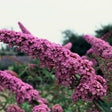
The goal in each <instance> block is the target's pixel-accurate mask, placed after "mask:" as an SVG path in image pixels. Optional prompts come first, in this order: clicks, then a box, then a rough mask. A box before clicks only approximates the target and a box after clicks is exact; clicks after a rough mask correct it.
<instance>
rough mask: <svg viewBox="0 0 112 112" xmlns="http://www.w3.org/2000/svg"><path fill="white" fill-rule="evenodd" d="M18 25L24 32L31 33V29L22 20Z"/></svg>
mask: <svg viewBox="0 0 112 112" xmlns="http://www.w3.org/2000/svg"><path fill="white" fill-rule="evenodd" d="M18 25H19V27H20V29H21V31H22V32H23V33H26V34H31V33H30V31H29V30H28V29H27V28H26V27H25V26H24V25H23V24H22V23H21V22H18Z"/></svg>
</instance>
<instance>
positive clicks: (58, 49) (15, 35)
mask: <svg viewBox="0 0 112 112" xmlns="http://www.w3.org/2000/svg"><path fill="white" fill-rule="evenodd" d="M18 24H19V27H20V29H21V31H22V32H16V31H12V30H0V41H1V42H4V43H6V44H8V45H9V46H10V47H16V49H17V50H20V51H21V52H24V53H26V54H27V55H29V56H30V57H31V58H34V59H37V58H39V60H40V66H41V68H43V67H46V68H47V69H48V70H51V69H52V70H53V72H54V75H55V77H56V83H57V84H58V85H59V86H62V87H65V88H66V87H68V88H70V89H72V90H74V92H73V93H72V96H70V97H71V98H70V99H71V100H72V102H73V104H75V103H77V102H78V101H83V102H92V103H93V105H92V107H91V108H90V109H89V112H90V111H93V112H111V106H112V102H111V97H107V96H109V95H110V96H111V94H110V88H111V86H112V83H111V75H112V74H111V73H112V47H111V46H110V45H109V44H108V43H107V42H105V41H104V40H101V39H97V38H96V37H93V36H89V35H84V39H85V40H86V41H87V42H88V43H90V44H91V46H92V48H91V49H90V50H89V51H88V52H87V56H83V57H80V56H79V55H78V54H76V53H72V52H71V51H70V50H69V49H70V48H71V43H68V44H67V45H65V46H61V45H60V44H55V43H52V42H50V41H48V40H46V39H39V38H38V37H35V36H33V35H32V34H31V33H30V32H29V31H28V30H27V29H26V28H25V27H24V26H23V25H22V23H20V22H19V23H18ZM90 54H91V55H90ZM88 59H90V60H88ZM97 63H98V64H99V65H98V67H97V66H96V65H97ZM95 67H96V68H100V70H101V71H102V73H103V75H102V74H100V73H98V71H97V70H96V68H95ZM37 77H38V75H37ZM0 88H1V89H8V90H9V91H10V92H11V93H13V94H15V99H16V102H17V103H16V105H15V104H12V105H9V107H8V108H7V112H13V111H14V112H24V110H23V109H21V108H20V104H22V103H24V102H26V101H27V102H28V103H29V104H30V105H31V108H32V112H63V110H64V108H62V107H61V105H59V104H54V105H52V107H49V102H47V100H46V99H44V98H43V97H41V95H40V92H39V91H37V90H36V89H34V88H33V87H32V86H31V85H29V84H27V83H25V82H23V81H22V80H21V79H19V78H17V77H15V76H12V75H11V73H9V72H7V71H0ZM37 89H38V88H37ZM64 97H66V95H65V96H64ZM109 98H110V99H109ZM107 100H110V103H109V104H107V102H106V101H107ZM74 110H75V108H74Z"/></svg>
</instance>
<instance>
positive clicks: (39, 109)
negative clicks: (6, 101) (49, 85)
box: [32, 104, 50, 112]
mask: <svg viewBox="0 0 112 112" xmlns="http://www.w3.org/2000/svg"><path fill="white" fill-rule="evenodd" d="M32 112H50V109H49V108H48V106H47V105H45V104H40V105H37V106H35V107H33V110H32Z"/></svg>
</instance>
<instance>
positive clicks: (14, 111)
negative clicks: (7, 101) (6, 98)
mask: <svg viewBox="0 0 112 112" xmlns="http://www.w3.org/2000/svg"><path fill="white" fill-rule="evenodd" d="M7 112H25V111H24V110H23V109H21V108H20V107H18V106H17V105H9V106H8V108H7Z"/></svg>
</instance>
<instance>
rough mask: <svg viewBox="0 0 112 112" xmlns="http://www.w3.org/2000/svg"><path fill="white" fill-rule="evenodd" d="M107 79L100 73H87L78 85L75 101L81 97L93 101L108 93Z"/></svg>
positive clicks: (74, 95) (74, 96)
mask: <svg viewBox="0 0 112 112" xmlns="http://www.w3.org/2000/svg"><path fill="white" fill-rule="evenodd" d="M105 88H106V81H105V80H104V79H103V78H102V77H101V76H99V75H93V76H90V75H85V76H83V77H82V79H81V81H80V84H79V85H78V86H77V87H76V89H75V92H74V94H73V96H72V98H73V102H76V101H77V100H78V99H79V98H81V99H82V100H83V101H92V100H97V99H98V98H102V96H105V95H106V89H105Z"/></svg>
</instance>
